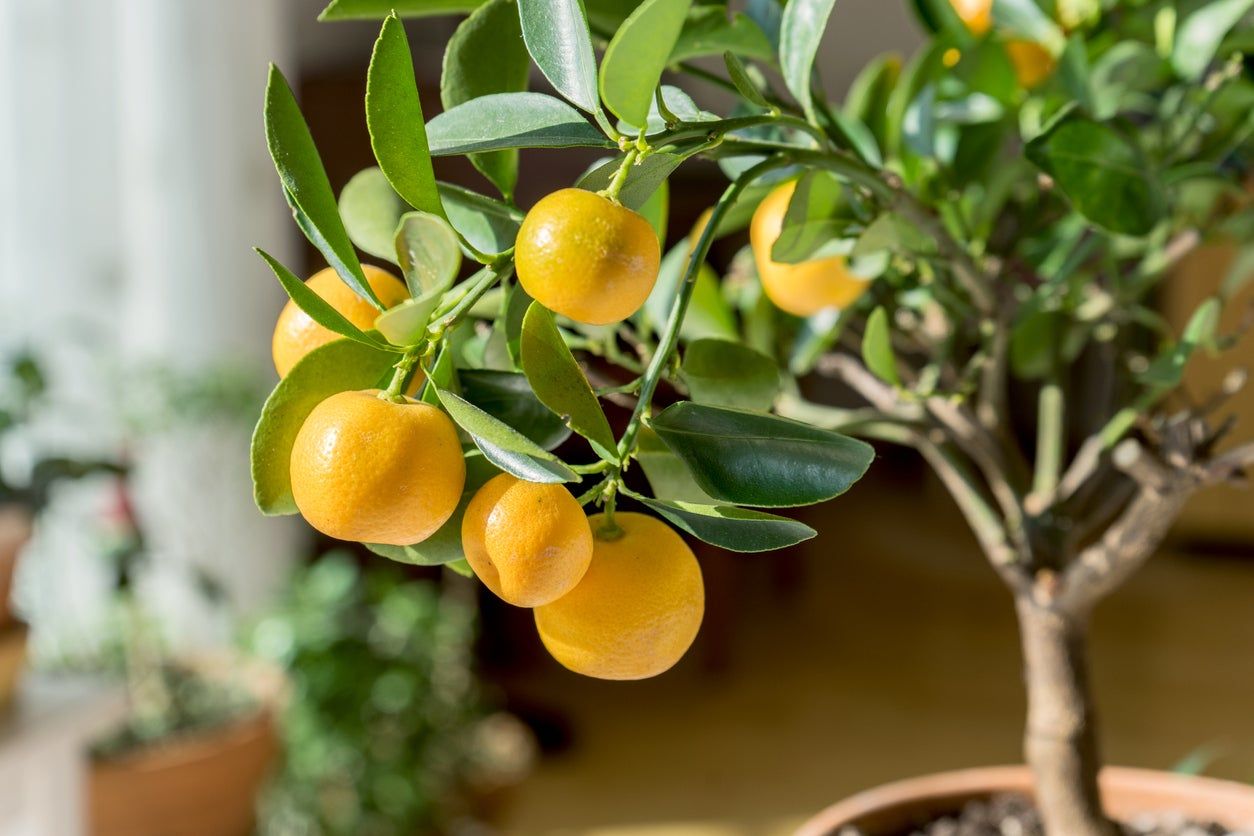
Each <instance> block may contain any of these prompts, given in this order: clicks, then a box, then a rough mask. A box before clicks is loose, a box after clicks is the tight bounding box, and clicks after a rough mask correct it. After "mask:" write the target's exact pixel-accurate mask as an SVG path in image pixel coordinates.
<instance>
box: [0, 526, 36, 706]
mask: <svg viewBox="0 0 1254 836" xmlns="http://www.w3.org/2000/svg"><path fill="white" fill-rule="evenodd" d="M30 535H31V517H30V512H29V511H27V509H26V508H25V507H24V506H21V505H0V710H3V709H5V708H7V707H8V706H9V704H10V703H11V702H12V701H13V695H14V693H15V692H16V691H17V685H18V681H19V679H20V678H21V673H22V666H23V664H24V663H25V661H26V625H25V624H23V623H22V622H20V621H18V620H17V618H15V617H14V615H13V610H12V607H11V604H10V602H9V596H10V595H11V594H12V592H13V575H14V573H15V571H16V570H17V558H18V555H19V554H20V553H21V551H22V548H23V547H24V546H25V545H26V542H27V541H28V540H29V539H30Z"/></svg>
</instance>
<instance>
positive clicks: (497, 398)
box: [457, 369, 570, 450]
mask: <svg viewBox="0 0 1254 836" xmlns="http://www.w3.org/2000/svg"><path fill="white" fill-rule="evenodd" d="M457 379H458V382H459V383H460V384H461V390H462V396H463V397H465V398H466V400H468V401H470V402H471V403H472V404H474V405H475V406H477V407H479V408H480V409H482V410H483V411H484V412H486V413H488V414H489V415H491V416H492V417H493V418H496V419H497V420H498V421H500V422H501V423H502V424H507V425H508V426H510V427H512V428H513V429H515V430H518V432H520V433H522V434H523V435H525V436H527V438H529V439H531V440H532V441H534V442H535V443H536V444H538V445H540V446H541V447H543V448H544V449H545V450H552V449H554V448H556V447H557V446H558V445H559V444H561V443H562V442H564V441H565V440H566V439H568V438H570V430H569V429H568V428H567V426H566V424H564V423H563V422H562V419H561V418H559V417H558V416H556V415H554V414H553V412H552V410H550V409H549V408H548V407H547V406H545V405H544V403H543V402H541V400H540V399H539V398H538V397H536V393H535V391H533V390H532V388H531V384H530V383H529V382H528V381H527V378H526V377H525V376H524V375H521V374H518V373H517V372H504V371H495V370H490V369H463V370H462V371H461V372H459V373H458V376H457Z"/></svg>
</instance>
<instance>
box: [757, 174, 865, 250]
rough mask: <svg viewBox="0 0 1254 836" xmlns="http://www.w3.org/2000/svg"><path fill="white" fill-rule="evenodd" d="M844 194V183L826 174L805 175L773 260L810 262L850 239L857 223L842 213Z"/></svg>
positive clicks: (796, 191) (799, 182)
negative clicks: (827, 248)
mask: <svg viewBox="0 0 1254 836" xmlns="http://www.w3.org/2000/svg"><path fill="white" fill-rule="evenodd" d="M841 193H842V189H841V185H840V182H839V181H838V180H837V179H836V178H835V177H833V176H832V175H830V174H828V173H827V172H825V171H810V172H807V173H806V174H805V175H803V176H802V178H801V179H800V180H798V181H797V187H796V189H795V190H794V191H793V195H792V199H791V200H790V201H789V202H788V211H787V212H785V213H784V221H783V226H782V228H781V229H780V233H779V237H778V238H776V239H775V243H774V245H772V247H771V259H772V260H773V261H782V262H786V263H789V264H794V263H797V262H801V261H807V260H809V259H811V258H814V257H815V255H816V254H817V253H818V252H819V250H820V248H824V247H827V246H828V245H830V244H832V243H833V242H834V241H838V240H840V239H842V238H847V237H848V236H849V233H850V225H851V222H852V220H853V219H851V218H850V217H849V214H848V212H844V213H842V212H841V209H842V202H841ZM846 208H847V207H846Z"/></svg>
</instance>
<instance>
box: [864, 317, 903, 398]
mask: <svg viewBox="0 0 1254 836" xmlns="http://www.w3.org/2000/svg"><path fill="white" fill-rule="evenodd" d="M862 362H864V363H866V367H867V368H868V369H870V370H871V373H872V374H874V375H875V376H876V377H878V378H879V379H880V380H883V381H885V382H886V383H891V384H892V385H894V386H900V385H901V377H900V376H899V375H898V374H897V357H896V356H895V355H894V354H893V340H892V334H891V332H890V331H889V326H888V312H887V311H885V310H884V309H883V308H882V307H877V308H876V309H875V310H873V311H871V315H870V316H869V317H867V321H866V331H865V332H863V334H862Z"/></svg>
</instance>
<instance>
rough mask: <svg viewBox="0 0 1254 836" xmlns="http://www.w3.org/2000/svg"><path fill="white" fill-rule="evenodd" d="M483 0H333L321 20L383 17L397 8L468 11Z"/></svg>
mask: <svg viewBox="0 0 1254 836" xmlns="http://www.w3.org/2000/svg"><path fill="white" fill-rule="evenodd" d="M482 2H483V0H331V2H330V3H329V4H327V7H326V8H325V9H323V10H322V14H320V15H318V20H322V21H336V20H381V19H383V18H385V17H387V16H388V15H390V14H392V13H393V12H395V13H396V14H398V15H400V16H401V17H427V16H430V15H451V14H459V13H461V12H469V11H471V10H473V9H474V8H475V7H476V6H478V5H479V4H481V3H482Z"/></svg>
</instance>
